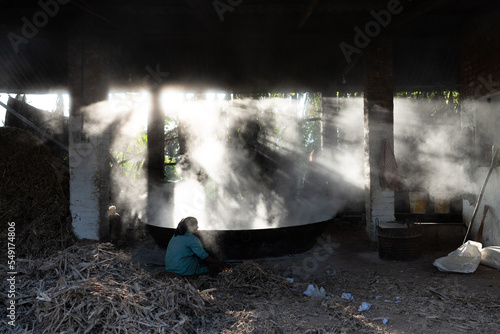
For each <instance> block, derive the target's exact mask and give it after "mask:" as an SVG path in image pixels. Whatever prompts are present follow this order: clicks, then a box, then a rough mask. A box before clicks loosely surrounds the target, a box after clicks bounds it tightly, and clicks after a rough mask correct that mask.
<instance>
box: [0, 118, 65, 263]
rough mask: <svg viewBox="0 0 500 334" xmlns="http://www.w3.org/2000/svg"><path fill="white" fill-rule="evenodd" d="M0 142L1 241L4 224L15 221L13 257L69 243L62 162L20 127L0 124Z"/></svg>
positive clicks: (41, 253) (50, 250)
mask: <svg viewBox="0 0 500 334" xmlns="http://www.w3.org/2000/svg"><path fill="white" fill-rule="evenodd" d="M0 143H1V144H0V184H1V185H2V186H1V187H0V238H1V239H2V240H6V239H7V238H6V235H5V234H6V233H7V224H8V223H9V222H15V224H16V240H15V244H16V255H17V257H41V256H46V255H49V254H53V253H54V252H55V251H57V250H62V249H64V248H66V247H67V246H70V245H72V244H74V242H75V236H74V235H73V232H72V226H71V214H70V211H69V173H68V167H67V165H66V164H64V163H63V161H61V160H60V159H56V158H54V156H52V154H51V153H50V150H49V149H48V148H47V147H46V146H44V145H43V143H42V142H41V141H40V140H39V139H38V138H36V137H35V136H33V135H31V134H30V133H29V132H26V131H25V130H21V129H17V128H12V127H0ZM5 251H6V249H5V247H2V250H1V254H4V252H5ZM4 258H5V257H4Z"/></svg>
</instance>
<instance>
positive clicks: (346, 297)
mask: <svg viewBox="0 0 500 334" xmlns="http://www.w3.org/2000/svg"><path fill="white" fill-rule="evenodd" d="M341 298H342V299H347V300H354V297H353V296H352V295H351V294H350V293H346V292H344V293H343V294H342V296H341Z"/></svg>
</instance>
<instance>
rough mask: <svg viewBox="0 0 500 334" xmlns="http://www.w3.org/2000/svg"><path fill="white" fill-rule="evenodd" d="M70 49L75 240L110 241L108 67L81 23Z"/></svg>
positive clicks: (97, 40) (101, 48) (99, 43)
mask: <svg viewBox="0 0 500 334" xmlns="http://www.w3.org/2000/svg"><path fill="white" fill-rule="evenodd" d="M78 29H79V31H81V32H80V33H75V34H74V35H72V38H71V39H70V42H69V49H68V85H69V92H70V96H71V108H70V119H69V167H70V210H71V216H72V219H73V229H74V232H75V235H76V236H77V237H78V238H80V239H91V240H106V239H107V238H108V236H109V228H108V213H107V212H108V205H109V203H108V201H109V158H108V157H109V144H110V134H109V133H108V130H107V129H106V126H105V125H104V124H105V123H103V122H102V121H103V120H106V117H105V116H106V114H105V111H106V108H107V102H106V101H107V99H108V81H109V80H108V79H109V78H108V77H109V66H108V57H107V56H106V51H105V50H106V45H107V42H106V41H105V40H103V39H102V38H101V37H100V36H99V34H98V33H92V32H91V30H92V29H91V27H90V24H89V23H88V22H85V23H79V27H78Z"/></svg>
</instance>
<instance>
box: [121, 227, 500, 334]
mask: <svg viewBox="0 0 500 334" xmlns="http://www.w3.org/2000/svg"><path fill="white" fill-rule="evenodd" d="M458 246H459V245H458ZM455 248H456V247H455ZM455 248H444V249H440V250H433V251H432V252H430V251H426V250H425V249H424V250H423V253H422V256H421V257H420V258H418V259H417V260H412V261H387V260H381V259H380V258H379V254H378V250H377V248H376V245H374V244H372V243H370V242H368V241H367V240H366V239H365V233H364V231H363V230H362V229H361V228H359V229H358V230H349V231H340V230H338V229H336V228H334V227H333V226H332V227H329V228H327V230H326V232H325V233H324V234H323V235H322V236H321V237H320V238H318V242H317V243H316V245H315V246H314V247H313V248H312V249H310V250H309V251H307V252H305V253H302V254H295V255H288V256H283V257H279V258H265V259H258V260H252V261H245V262H238V261H234V262H233V263H232V265H233V268H234V269H233V270H234V272H235V273H236V271H237V270H236V269H238V268H239V266H244V265H247V266H248V265H249V264H252V263H254V264H255V265H256V267H255V268H256V269H255V270H254V273H255V274H253V275H254V276H253V277H249V278H248V279H247V280H246V281H245V283H241V281H239V283H238V284H235V283H234V280H232V278H231V272H229V273H224V275H225V276H224V279H221V278H220V277H219V278H214V277H208V276H206V277H199V278H197V279H190V283H191V284H192V285H193V286H195V287H196V288H197V289H198V290H199V291H200V292H201V293H202V294H204V295H206V296H208V297H209V299H210V300H212V301H213V303H212V305H211V306H210V305H209V308H208V312H207V313H206V314H205V315H204V316H203V317H202V319H198V321H195V324H193V325H192V326H191V329H192V331H193V332H197V333H447V334H448V333H449V334H451V333H496V334H498V333H500V270H496V269H493V268H490V267H486V266H483V265H480V266H479V268H478V269H477V270H476V271H475V272H474V273H473V274H457V273H444V272H440V271H439V270H438V269H437V268H436V267H434V266H433V265H432V263H433V261H434V260H435V259H437V258H439V257H442V256H446V255H447V254H448V253H449V252H451V251H453V250H454V249H455ZM125 251H126V252H128V253H129V254H130V255H131V258H132V261H134V262H136V263H138V264H139V265H140V266H141V267H142V268H143V269H145V270H146V271H149V272H151V273H153V274H154V272H158V271H161V270H162V264H163V256H164V250H162V249H160V248H159V247H157V246H156V245H155V244H154V242H153V241H151V240H146V241H145V242H144V243H143V244H141V245H140V246H138V247H135V248H133V249H127V250H125ZM271 273H272V274H271ZM261 274H262V275H261ZM219 275H221V274H219ZM247 275H248V274H247ZM250 276H251V275H250ZM280 278H283V281H284V282H285V283H284V284H283V283H281V282H280V283H277V282H278V280H279V279H280ZM163 279H167V280H168V279H169V278H163ZM271 280H275V282H276V283H275V284H268V283H270V281H271ZM224 282H226V283H225V284H224ZM310 284H311V285H313V286H315V287H316V288H317V290H318V291H320V292H321V290H322V289H324V297H309V296H306V295H305V294H304V291H306V290H307V288H308V286H309V285H310ZM363 306H364V308H365V310H363Z"/></svg>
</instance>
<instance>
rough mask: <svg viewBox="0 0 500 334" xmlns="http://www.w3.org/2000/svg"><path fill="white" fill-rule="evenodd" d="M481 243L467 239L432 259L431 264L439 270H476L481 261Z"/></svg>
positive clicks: (469, 271) (465, 272)
mask: <svg viewBox="0 0 500 334" xmlns="http://www.w3.org/2000/svg"><path fill="white" fill-rule="evenodd" d="M482 247H483V245H482V244H481V243H479V242H476V241H470V240H469V241H467V242H466V243H464V244H463V245H462V246H460V247H458V248H457V249H456V250H454V251H453V252H451V253H450V254H448V256H445V257H441V258H439V259H437V260H435V261H434V263H433V265H434V266H436V267H437V268H438V269H439V270H440V271H446V272H454V273H464V274H470V273H473V272H474V271H476V269H477V267H478V266H479V264H480V263H481V249H482Z"/></svg>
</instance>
